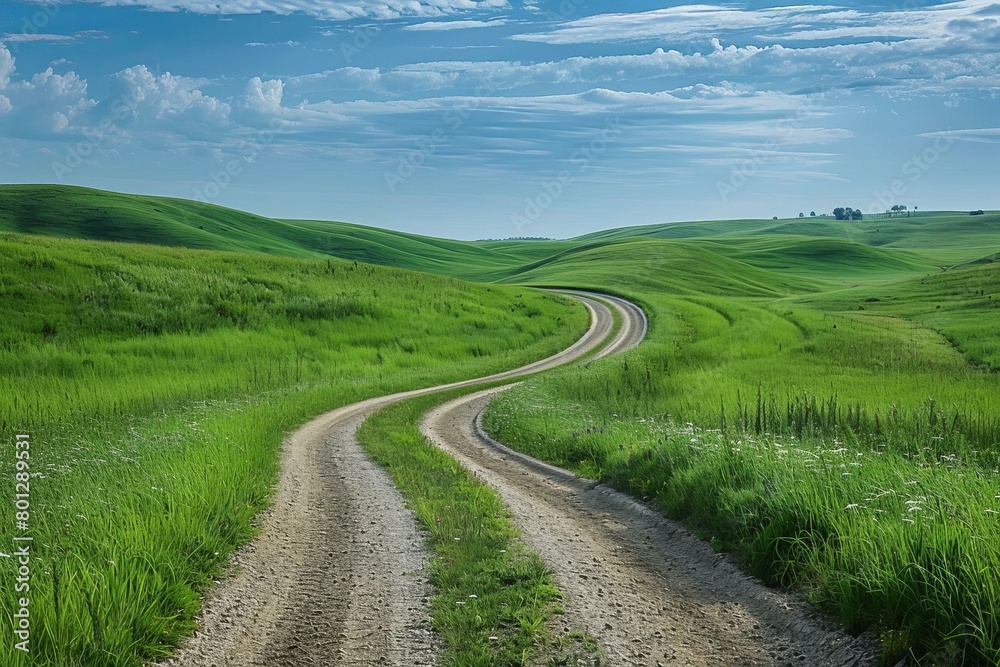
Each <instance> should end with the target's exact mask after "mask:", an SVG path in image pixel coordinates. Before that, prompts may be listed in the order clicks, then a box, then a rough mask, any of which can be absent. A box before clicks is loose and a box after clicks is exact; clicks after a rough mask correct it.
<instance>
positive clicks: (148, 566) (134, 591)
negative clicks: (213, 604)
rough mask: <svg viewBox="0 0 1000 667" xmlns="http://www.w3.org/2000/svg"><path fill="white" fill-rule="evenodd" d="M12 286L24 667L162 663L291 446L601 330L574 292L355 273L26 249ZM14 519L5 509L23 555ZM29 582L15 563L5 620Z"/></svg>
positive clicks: (55, 247)
mask: <svg viewBox="0 0 1000 667" xmlns="http://www.w3.org/2000/svg"><path fill="white" fill-rule="evenodd" d="M0 286H2V290H3V297H4V298H3V301H2V304H0V308H2V314H3V316H2V317H0V376H2V377H3V378H4V382H3V383H2V384H0V441H2V442H6V443H12V442H13V440H14V437H15V435H16V434H18V433H29V434H30V435H31V436H32V458H31V470H32V478H31V503H32V508H31V530H30V534H31V535H32V536H33V537H34V542H33V555H32V571H33V578H32V581H31V591H30V598H31V612H32V626H31V627H32V634H31V648H32V653H31V655H30V656H26V655H24V654H22V653H21V652H19V651H15V650H14V648H13V646H12V642H3V643H2V644H0V664H5V665H12V666H16V665H26V664H32V665H59V666H65V665H70V666H72V665H93V664H100V665H138V664H141V663H142V662H144V661H147V660H151V659H155V658H157V657H160V656H163V655H165V654H166V653H168V652H169V651H170V650H171V648H172V647H174V646H176V645H177V643H178V642H179V641H180V639H181V637H182V636H183V635H184V634H185V633H187V632H189V631H190V630H191V628H192V622H193V618H194V614H195V612H196V611H197V608H198V605H199V600H200V595H201V592H202V591H203V590H204V588H205V587H206V586H207V585H208V584H209V583H210V581H211V579H212V577H213V576H216V575H217V574H218V572H219V568H220V567H221V566H222V565H224V564H225V563H226V562H227V558H228V555H229V554H230V553H231V551H232V549H233V548H234V547H235V546H236V545H237V544H239V543H241V542H245V541H246V540H247V539H249V538H250V536H251V535H252V522H251V519H252V517H253V516H254V514H255V513H257V512H258V511H259V510H260V509H261V508H263V507H264V506H265V505H266V503H267V501H268V498H269V495H270V489H271V486H272V484H273V482H274V481H275V479H276V475H277V472H278V471H277V462H278V449H279V446H280V444H281V441H282V438H283V434H284V433H286V432H287V431H288V430H289V429H291V428H293V427H294V426H295V425H297V424H299V423H302V422H303V421H305V420H307V419H308V418H310V417H312V416H314V415H316V414H318V413H320V412H322V411H324V410H327V409H331V408H333V407H336V406H339V405H343V404H346V403H349V402H352V401H355V400H360V399H363V398H366V397H370V396H374V395H379V394H383V393H388V392H393V391H398V390H402V389H407V388H414V387H417V386H426V385H430V384H436V383H439V382H447V381H452V380H457V379H462V378H467V377H475V376H478V375H482V374H488V373H491V372H494V371H499V370H502V369H506V368H511V367H515V366H517V365H520V364H522V363H526V362H528V361H530V360H533V359H536V358H540V357H543V356H546V355H548V354H550V353H553V352H555V351H557V350H558V349H561V348H562V347H565V346H566V345H568V344H569V343H570V342H571V341H572V340H573V339H574V338H575V337H576V336H578V335H579V334H580V333H582V331H583V330H584V328H585V326H586V324H587V322H586V313H585V312H584V311H583V309H582V308H579V307H577V306H576V305H574V304H571V303H569V302H568V301H566V300H564V299H562V298H559V297H556V296H552V295H544V294H540V293H536V292H532V291H529V290H523V289H512V288H496V287H488V286H472V285H467V284H463V283H460V282H458V281H454V280H450V279H445V278H436V277H433V276H424V275H417V274H413V273H409V272H405V271H399V270H393V269H384V268H376V267H371V266H368V265H364V264H357V263H353V262H350V263H349V262H342V261H336V260H334V261H328V262H327V261H324V262H310V261H300V260H286V259H272V258H266V257H256V256H247V255H236V254H226V253H215V252H195V251H185V250H170V249H162V248H153V247H144V246H132V245H118V244H107V243H95V242H78V241H61V240H52V239H40V238H33V237H24V236H16V235H3V236H0ZM9 449H11V451H12V448H9ZM0 469H2V470H3V471H4V473H3V475H4V479H6V480H11V478H12V476H13V470H14V457H13V455H11V456H9V457H7V458H6V459H5V460H3V461H2V462H0ZM8 486H9V492H10V493H11V499H12V498H13V486H12V485H8ZM13 523H14V516H13V508H12V503H9V502H4V503H0V539H2V541H3V542H4V543H6V544H12V542H11V539H10V538H11V533H12V530H13V528H14V526H13ZM4 550H5V549H0V551H4ZM6 550H9V549H6ZM15 570H16V562H15V560H14V559H12V558H5V557H0V581H3V582H8V583H9V584H10V585H9V586H8V587H7V590H8V593H9V594H5V595H3V596H0V618H3V619H4V621H3V622H4V623H10V622H11V621H12V614H13V613H14V610H15V603H14V599H13V598H14V594H13V592H12V591H13V581H14V577H15V574H14V572H15ZM8 627H10V626H8Z"/></svg>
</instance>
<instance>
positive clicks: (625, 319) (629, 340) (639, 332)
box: [558, 290, 649, 360]
mask: <svg viewBox="0 0 1000 667" xmlns="http://www.w3.org/2000/svg"><path fill="white" fill-rule="evenodd" d="M558 292H559V293H560V294H566V295H568V296H573V297H577V298H581V297H582V298H587V299H596V300H599V301H605V302H607V303H609V304H611V306H612V307H613V308H614V309H615V310H617V311H618V314H619V315H620V316H621V320H622V326H621V329H620V330H619V331H618V332H617V334H616V336H615V339H614V340H612V341H609V342H608V344H607V345H605V346H604V347H602V348H601V349H600V350H599V351H598V352H597V353H596V354H595V355H594V356H593V357H591V359H592V360H596V359H603V358H604V357H607V356H609V355H612V354H621V353H622V352H627V351H628V350H631V349H632V348H634V347H636V346H637V345H639V343H641V342H642V340H643V339H644V338H645V337H646V333H647V331H648V330H649V320H648V319H647V317H646V313H645V312H644V311H643V310H642V308H640V307H639V306H637V305H635V304H634V303H632V302H631V301H627V300H625V299H622V298H620V297H617V296H609V295H607V294H597V293H595V292H585V291H581V290H558Z"/></svg>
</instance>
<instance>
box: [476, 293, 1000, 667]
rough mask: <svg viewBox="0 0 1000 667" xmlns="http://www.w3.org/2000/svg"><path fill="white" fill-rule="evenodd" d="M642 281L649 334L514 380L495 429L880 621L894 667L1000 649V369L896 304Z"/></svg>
mask: <svg viewBox="0 0 1000 667" xmlns="http://www.w3.org/2000/svg"><path fill="white" fill-rule="evenodd" d="M882 289H883V293H884V294H885V293H886V292H887V290H886V288H885V287H884V286H883V288H882ZM888 294H890V295H891V294H892V292H891V291H888ZM897 294H898V295H899V296H900V299H902V298H904V297H905V296H906V292H905V291H902V290H901V291H900V292H898V293H897ZM641 296H642V298H643V300H644V301H645V302H647V303H649V304H651V306H652V307H653V308H654V309H655V312H654V315H655V316H654V318H653V320H652V321H653V329H652V334H651V338H650V340H649V341H648V342H647V343H645V344H644V345H643V346H642V347H640V348H639V349H638V350H636V351H633V352H631V353H628V354H626V355H624V356H623V357H621V358H612V359H607V360H602V361H599V362H594V363H592V364H590V365H589V366H587V367H583V368H567V369H561V370H558V371H555V372H553V373H552V374H550V375H548V376H545V377H543V378H539V379H534V380H532V381H530V382H528V383H526V384H524V385H522V386H520V387H517V388H515V389H513V390H511V391H510V392H507V393H506V394H504V395H502V396H500V397H499V398H497V399H496V400H495V401H494V403H493V405H492V406H491V408H490V410H489V411H488V412H487V415H486V418H485V424H486V427H487V429H488V430H489V431H490V432H491V433H492V434H493V435H494V436H496V437H498V438H499V439H501V440H503V441H504V442H508V443H511V444H513V445H515V446H517V447H518V448H519V449H522V450H523V451H526V452H528V453H529V454H532V455H535V456H538V457H540V458H543V459H546V460H549V461H552V462H555V463H557V464H560V465H563V466H567V467H570V468H571V469H573V470H575V471H577V472H579V473H581V474H586V475H591V476H595V477H600V478H602V479H604V480H605V481H607V482H609V483H611V484H613V485H615V486H617V487H618V488H621V489H623V490H626V491H629V492H631V493H633V494H635V495H637V496H639V497H645V498H648V499H650V500H653V501H655V502H657V503H659V504H661V505H662V506H663V507H664V508H665V509H667V510H668V511H670V512H671V513H672V514H674V515H676V516H679V517H683V518H686V519H687V520H689V521H690V522H691V523H692V524H693V525H694V526H696V527H697V528H699V529H700V530H701V531H703V534H704V535H706V536H707V537H710V538H712V539H713V540H714V542H715V544H716V545H717V546H718V547H719V548H723V549H727V550H732V551H734V552H736V553H738V554H740V555H741V557H742V558H743V559H744V561H745V562H746V564H747V567H748V568H749V569H751V570H752V571H753V572H754V573H756V574H758V575H760V576H762V577H763V578H765V579H766V580H768V581H770V582H773V583H776V584H782V585H789V586H798V587H800V588H801V589H803V590H804V591H805V592H806V593H807V594H808V595H810V597H811V598H812V599H813V600H814V601H815V602H816V603H817V604H818V605H821V606H823V607H824V608H826V609H828V610H830V611H831V612H832V613H834V614H835V615H837V616H839V617H840V618H841V619H842V620H843V621H844V622H845V624H846V625H847V627H848V628H849V629H851V630H852V631H856V632H860V631H862V630H864V629H866V628H869V627H875V628H878V629H879V631H880V632H881V636H882V638H883V640H884V641H883V645H884V649H885V655H886V659H887V660H888V661H890V663H889V664H894V663H893V661H895V660H898V659H899V658H900V657H901V656H902V655H903V654H911V655H913V656H914V657H916V658H919V659H920V660H921V661H922V663H921V664H927V665H958V664H981V665H994V664H997V661H998V659H1000V624H998V621H997V619H998V618H1000V615H998V612H1000V609H998V608H997V600H998V599H1000V598H998V597H997V592H998V591H1000V568H998V566H1000V537H998V536H1000V532H998V528H1000V520H998V518H1000V514H998V512H1000V496H998V495H997V492H998V486H997V480H998V479H1000V477H998V476H1000V471H998V467H1000V377H998V376H997V375H996V374H995V373H992V372H989V371H988V370H984V369H983V368H982V367H981V366H977V365H975V364H973V363H970V362H969V359H968V358H967V357H965V356H963V354H962V352H961V350H960V349H957V348H956V347H955V346H954V345H952V344H951V343H950V341H949V340H948V339H947V338H945V337H944V336H943V335H941V334H939V333H937V332H935V331H934V330H932V329H929V328H926V327H924V326H921V324H920V323H919V322H917V321H916V318H914V319H904V318H902V317H900V316H898V315H896V314H894V313H872V312H870V310H868V309H866V310H865V311H861V310H853V311H846V310H843V311H839V312H830V311H827V312H823V311H819V310H816V309H814V308H810V307H808V306H805V305H802V304H798V303H789V302H788V301H787V300H779V301H764V300H759V299H747V298H733V297H718V296H707V295H705V296H695V295H692V296H689V297H666V296H662V295H656V294H651V293H648V292H643V293H641ZM960 310H961V309H960V308H957V307H956V311H960ZM980 335H982V332H981V334H980Z"/></svg>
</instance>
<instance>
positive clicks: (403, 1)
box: [77, 0, 509, 20]
mask: <svg viewBox="0 0 1000 667" xmlns="http://www.w3.org/2000/svg"><path fill="white" fill-rule="evenodd" d="M77 1H79V2H93V3H99V4H102V5H105V6H119V7H120V6H130V7H146V8H147V9H152V10H155V11H164V12H172V11H189V12H196V13H198V14H260V13H263V12H273V13H275V14H281V15H288V14H308V15H310V16H316V17H319V18H325V19H340V20H343V19H351V18H358V17H364V16H367V17H373V18H380V19H388V18H398V17H401V16H428V17H442V16H449V15H452V14H457V13H460V12H467V11H484V10H498V9H507V8H509V5H508V3H507V0H419V1H418V0H226V2H219V1H218V0H77Z"/></svg>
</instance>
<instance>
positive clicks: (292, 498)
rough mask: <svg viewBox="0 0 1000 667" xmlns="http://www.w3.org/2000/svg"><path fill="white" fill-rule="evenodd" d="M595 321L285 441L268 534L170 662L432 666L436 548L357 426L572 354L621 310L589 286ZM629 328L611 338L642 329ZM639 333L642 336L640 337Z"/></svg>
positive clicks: (592, 342)
mask: <svg viewBox="0 0 1000 667" xmlns="http://www.w3.org/2000/svg"><path fill="white" fill-rule="evenodd" d="M576 298H579V299H580V300H581V301H583V302H584V304H585V305H586V306H587V308H588V309H589V310H590V312H591V326H590V328H589V329H588V331H587V332H586V333H585V334H584V335H583V337H582V338H580V340H579V341H577V342H576V343H575V344H574V345H573V346H571V347H570V348H568V349H567V350H565V351H563V352H560V353H559V354H556V355H554V356H552V357H549V358H548V359H543V360H541V361H538V362H535V363H532V364H529V365H527V366H524V367H522V368H519V369H516V370H513V371H508V372H505V373H499V374H496V375H492V376H489V377H486V378H481V379H478V380H469V381H465V382H456V383H453V384H449V385H443V386H439V387H432V388H428V389H420V390H415V391H408V392H403V393H399V394H394V395H391V396H385V397H381V398H374V399H370V400H367V401H362V402H360V403H355V404H353V405H348V406H345V407H342V408H339V409H337V410H334V411H332V412H329V413H327V414H324V415H322V416H320V417H318V418H316V419H314V420H313V421H311V422H309V423H307V424H306V425H305V426H303V427H302V428H300V429H299V430H298V431H296V432H295V433H293V434H292V435H291V436H289V438H288V439H287V440H286V442H285V446H284V449H283V455H282V473H281V477H280V479H279V482H278V486H277V489H276V493H275V496H274V499H273V502H272V506H271V509H270V510H269V511H268V512H267V513H266V514H265V515H264V516H263V517H262V521H261V526H260V528H261V533H260V535H259V536H258V538H257V539H256V540H254V541H253V542H252V543H251V544H250V545H248V546H247V547H245V548H243V549H241V550H240V551H239V552H237V554H236V555H235V557H234V561H235V564H236V565H237V566H238V567H237V570H236V572H235V573H234V574H233V576H230V577H228V578H226V579H224V580H223V581H221V582H219V583H218V584H217V585H216V586H215V587H214V588H213V589H212V591H211V592H210V593H209V596H208V598H207V599H206V601H205V603H204V606H203V612H202V615H201V618H200V619H199V621H200V630H199V632H198V633H197V634H196V635H195V637H193V638H192V639H191V641H189V642H188V644H187V645H186V646H185V647H184V648H183V649H182V650H181V651H180V652H179V653H178V654H177V655H176V656H175V657H174V658H172V659H171V660H169V661H167V662H165V663H163V664H164V665H169V666H180V665H185V666H187V665H193V666H205V667H249V666H260V667H281V666H285V665H288V666H291V665H399V666H400V667H403V666H407V667H408V666H410V665H428V664H433V663H434V662H435V659H436V656H437V648H436V646H435V644H434V637H433V635H432V634H431V632H430V626H429V617H430V612H429V606H428V603H427V602H428V591H427V588H426V582H425V579H424V575H423V568H424V565H425V564H426V562H427V558H428V554H427V552H426V549H425V547H424V544H423V540H422V538H421V535H420V534H419V531H418V528H417V525H416V522H415V520H414V518H413V515H412V513H411V512H410V511H409V510H408V509H406V508H405V507H404V506H403V498H402V497H401V496H400V494H399V492H398V491H397V489H396V488H395V486H394V485H393V483H392V481H391V479H390V477H389V475H388V473H386V472H385V471H384V470H383V469H382V468H380V467H379V466H377V465H375V464H374V463H372V462H371V460H370V459H369V458H368V456H367V454H365V452H364V451H363V450H362V449H361V447H360V446H359V445H358V443H357V441H356V440H355V437H354V434H355V432H356V431H357V429H358V427H359V426H360V425H361V424H362V422H363V421H364V420H365V419H366V418H367V417H368V416H369V415H371V414H372V413H373V412H376V411H378V410H379V409H381V408H383V407H385V406H386V405H389V404H390V403H394V402H396V401H400V400H404V399H407V398H412V397H415V396H421V395H424V394H428V393H432V392H438V391H445V390H447V389H453V388H459V387H468V386H472V385H475V384H479V383H482V382H491V381H495V380H506V379H514V378H517V377H520V376H523V375H527V374H530V373H534V372H538V371H542V370H547V369H549V368H554V367H556V366H560V365H562V364H566V363H569V362H571V361H573V360H575V359H578V358H579V357H581V356H583V355H586V354H588V353H590V352H591V351H593V350H594V349H595V348H597V347H598V346H600V345H601V344H602V342H604V341H605V339H607V337H608V336H609V334H610V333H611V331H612V328H613V318H612V315H611V311H610V310H609V309H608V308H607V307H606V306H605V305H604V304H603V303H600V302H598V301H595V300H594V299H592V298H589V297H586V296H583V295H582V294H577V295H576ZM635 336H636V333H635V329H634V328H629V327H624V326H623V327H622V328H621V329H620V330H619V331H618V332H617V334H616V335H615V336H614V338H613V340H612V341H611V342H610V343H609V344H612V345H614V344H617V343H618V341H620V340H622V338H623V337H630V340H631V339H634V338H635ZM629 344H633V343H629Z"/></svg>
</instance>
